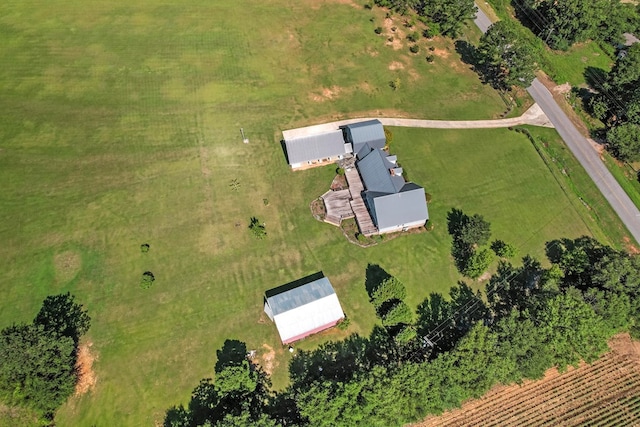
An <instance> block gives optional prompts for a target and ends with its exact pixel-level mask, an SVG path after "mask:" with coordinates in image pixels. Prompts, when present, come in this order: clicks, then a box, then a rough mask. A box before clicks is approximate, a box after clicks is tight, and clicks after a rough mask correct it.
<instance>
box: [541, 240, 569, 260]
mask: <svg viewBox="0 0 640 427" xmlns="http://www.w3.org/2000/svg"><path fill="white" fill-rule="evenodd" d="M573 246H574V245H573V241H572V240H571V239H567V238H566V237H563V238H560V239H554V240H550V241H548V242H546V243H545V244H544V254H545V255H546V257H547V259H548V260H549V262H551V263H552V264H558V263H559V262H560V260H561V259H562V255H563V254H564V253H565V252H566V251H569V250H571V249H573Z"/></svg>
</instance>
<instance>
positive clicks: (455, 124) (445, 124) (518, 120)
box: [282, 104, 553, 141]
mask: <svg viewBox="0 0 640 427" xmlns="http://www.w3.org/2000/svg"><path fill="white" fill-rule="evenodd" d="M374 119H375V120H380V123H382V124H383V125H385V126H398V127H412V128H429V129H490V128H506V127H509V126H518V125H533V126H544V127H553V125H552V124H551V122H550V121H549V119H548V118H547V116H545V114H544V112H543V111H542V109H541V108H540V107H539V106H538V105H537V104H533V105H532V106H531V107H530V108H529V109H528V110H527V111H525V113H524V114H523V115H521V116H519V117H511V118H508V119H495V120H421V119H402V118H393V117H362V118H357V119H346V120H339V121H336V122H330V123H323V124H320V125H315V126H307V127H303V128H297V129H290V130H285V131H283V132H282V136H283V138H284V140H285V141H286V140H290V139H295V138H302V137H305V136H310V135H317V134H319V133H325V132H331V131H334V130H336V129H339V128H340V126H344V125H348V124H351V123H357V122H362V121H366V120H374Z"/></svg>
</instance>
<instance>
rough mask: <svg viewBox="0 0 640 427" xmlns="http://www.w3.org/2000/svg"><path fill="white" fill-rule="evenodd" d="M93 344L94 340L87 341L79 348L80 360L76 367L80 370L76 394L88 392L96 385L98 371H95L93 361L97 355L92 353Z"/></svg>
mask: <svg viewBox="0 0 640 427" xmlns="http://www.w3.org/2000/svg"><path fill="white" fill-rule="evenodd" d="M92 346H93V343H92V342H87V343H85V344H82V345H80V348H78V360H77V361H76V369H77V371H78V383H77V384H76V396H80V395H83V394H85V393H87V392H88V391H90V390H92V389H93V388H94V387H95V385H96V381H97V379H96V373H95V372H94V371H93V362H94V361H95V360H96V356H95V354H92V353H91V347H92Z"/></svg>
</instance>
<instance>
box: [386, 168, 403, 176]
mask: <svg viewBox="0 0 640 427" xmlns="http://www.w3.org/2000/svg"><path fill="white" fill-rule="evenodd" d="M389 171H390V172H391V176H401V175H402V168H392V169H389Z"/></svg>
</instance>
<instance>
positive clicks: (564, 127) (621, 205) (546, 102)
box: [475, 8, 640, 242]
mask: <svg viewBox="0 0 640 427" xmlns="http://www.w3.org/2000/svg"><path fill="white" fill-rule="evenodd" d="M487 22H491V21H490V20H489V18H488V17H487V16H486V14H485V13H484V12H482V10H480V8H478V13H477V15H476V19H475V23H476V25H477V26H478V28H480V29H481V30H482V31H483V32H485V31H486V28H488V26H487V25H486V24H487ZM527 91H528V92H529V94H530V95H531V97H532V98H533V100H534V101H536V103H537V104H538V105H539V106H540V108H542V110H543V111H544V113H545V114H546V116H547V117H548V118H549V120H551V123H552V124H553V126H554V127H555V128H556V130H557V131H558V134H560V137H562V139H563V140H564V142H565V144H567V147H569V149H570V150H571V152H572V153H573V155H574V156H575V157H576V159H578V161H579V162H580V164H581V165H582V167H584V169H585V170H586V171H587V173H588V174H589V176H590V177H591V179H592V180H593V182H594V183H595V184H596V186H597V187H598V189H599V190H600V191H601V192H602V194H603V195H604V197H605V198H606V199H607V200H608V201H609V203H610V204H611V207H612V208H613V209H614V210H615V211H616V213H617V214H618V216H619V217H620V219H621V220H622V222H623V223H624V225H626V226H627V229H628V230H629V232H630V233H631V235H632V236H633V237H634V238H635V240H636V242H640V210H638V208H637V207H636V205H635V204H634V203H633V202H632V201H631V199H630V198H629V196H627V193H625V192H624V190H623V189H622V187H620V184H618V182H617V181H616V179H615V178H614V177H613V175H611V172H609V170H608V169H607V167H606V166H605V165H604V163H602V160H600V155H599V153H598V152H597V151H596V150H595V149H594V148H593V146H592V145H591V144H589V141H587V139H586V138H585V137H584V136H582V134H581V133H580V132H578V129H576V127H575V126H574V125H573V123H572V122H571V120H569V117H567V115H566V114H565V112H564V111H562V109H561V108H560V106H559V105H558V104H557V103H556V101H555V100H554V99H553V96H552V95H551V93H550V92H549V90H547V88H546V87H545V86H544V85H543V84H542V83H540V81H539V80H538V79H535V80H534V81H533V83H532V84H531V86H530V87H528V88H527Z"/></svg>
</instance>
